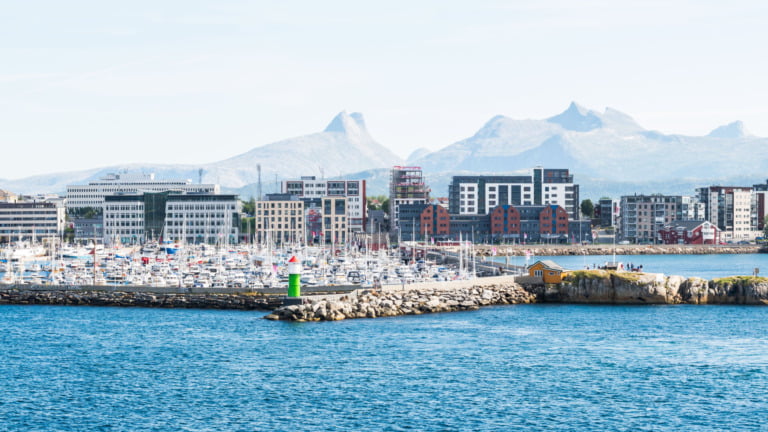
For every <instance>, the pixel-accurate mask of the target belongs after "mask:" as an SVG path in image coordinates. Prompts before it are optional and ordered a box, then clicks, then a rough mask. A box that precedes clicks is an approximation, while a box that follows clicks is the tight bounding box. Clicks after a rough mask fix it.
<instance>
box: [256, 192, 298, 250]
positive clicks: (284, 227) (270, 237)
mask: <svg viewBox="0 0 768 432" xmlns="http://www.w3.org/2000/svg"><path fill="white" fill-rule="evenodd" d="M255 213H256V214H255V215H254V218H255V225H256V232H255V233H254V241H256V242H257V243H261V244H287V243H304V242H305V241H306V230H305V213H304V202H303V201H302V200H300V199H298V198H297V197H295V196H291V195H287V194H283V195H282V196H281V195H274V196H268V199H267V200H266V201H256V212H255Z"/></svg>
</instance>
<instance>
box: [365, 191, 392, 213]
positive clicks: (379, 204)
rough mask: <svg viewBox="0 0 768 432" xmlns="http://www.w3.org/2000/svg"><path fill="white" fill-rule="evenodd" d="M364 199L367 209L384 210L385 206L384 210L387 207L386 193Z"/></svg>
mask: <svg viewBox="0 0 768 432" xmlns="http://www.w3.org/2000/svg"><path fill="white" fill-rule="evenodd" d="M365 200H366V201H367V203H366V204H367V206H368V210H385V208H384V207H385V206H386V210H388V209H389V198H388V197H387V196H386V195H377V196H369V197H366V199H365ZM386 210H385V211H386Z"/></svg>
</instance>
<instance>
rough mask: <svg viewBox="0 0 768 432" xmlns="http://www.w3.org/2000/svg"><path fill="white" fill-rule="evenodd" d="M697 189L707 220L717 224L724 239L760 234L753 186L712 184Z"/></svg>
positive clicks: (752, 236)
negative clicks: (754, 209) (754, 208)
mask: <svg viewBox="0 0 768 432" xmlns="http://www.w3.org/2000/svg"><path fill="white" fill-rule="evenodd" d="M696 192H697V194H698V199H699V201H700V202H701V203H703V205H704V219H705V220H707V221H709V222H711V223H713V224H714V225H715V226H717V228H718V229H719V230H720V232H721V238H722V239H723V240H726V241H730V240H750V239H754V238H755V236H756V235H757V234H758V233H759V232H758V231H757V229H758V217H757V211H754V212H753V207H754V203H753V194H752V188H751V187H740V186H709V187H702V188H698V189H696Z"/></svg>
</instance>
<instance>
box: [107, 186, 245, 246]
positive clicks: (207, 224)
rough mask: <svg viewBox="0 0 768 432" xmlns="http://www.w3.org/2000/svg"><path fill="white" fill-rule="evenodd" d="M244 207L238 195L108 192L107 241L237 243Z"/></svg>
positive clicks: (133, 242)
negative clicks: (113, 193) (109, 193)
mask: <svg viewBox="0 0 768 432" xmlns="http://www.w3.org/2000/svg"><path fill="white" fill-rule="evenodd" d="M240 211H241V203H240V200H239V199H238V198H237V195H221V194H217V195H212V194H179V193H171V192H152V193H143V194H131V195H107V196H105V197H104V214H103V217H104V242H105V243H107V244H114V243H118V242H119V243H123V244H140V243H144V242H147V241H159V240H171V241H178V242H185V243H191V244H198V243H207V244H232V243H237V242H238V240H239V234H240Z"/></svg>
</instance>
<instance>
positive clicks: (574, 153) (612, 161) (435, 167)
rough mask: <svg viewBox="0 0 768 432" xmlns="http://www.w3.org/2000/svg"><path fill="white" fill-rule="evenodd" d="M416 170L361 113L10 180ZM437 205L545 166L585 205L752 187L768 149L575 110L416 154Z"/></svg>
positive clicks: (719, 132) (47, 184) (56, 183)
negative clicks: (266, 137)
mask: <svg viewBox="0 0 768 432" xmlns="http://www.w3.org/2000/svg"><path fill="white" fill-rule="evenodd" d="M404 163H406V162H404V161H403V160H401V159H400V158H398V157H397V156H396V155H394V154H393V153H392V152H391V151H390V150H388V149H387V148H386V147H384V146H382V145H381V144H379V143H377V142H376V141H375V140H374V139H373V138H372V137H371V136H370V135H369V133H368V131H367V128H366V125H365V122H364V121H363V117H362V115H361V114H359V113H352V114H348V113H346V112H342V113H339V114H338V115H337V116H336V117H335V118H334V119H333V120H332V121H331V122H330V123H329V125H328V127H326V128H325V130H324V131H322V132H318V133H314V134H310V135H305V136H300V137H297V138H290V139H286V140H282V141H278V142H275V143H272V144H267V145H263V146H260V147H255V148H254V149H252V150H250V151H248V152H246V153H244V154H241V155H238V156H234V157H231V158H228V159H225V160H222V161H218V162H212V163H207V164H202V165H195V166H192V165H168V164H165V165H157V164H141V165H137V164H133V165H116V166H111V167H105V168H99V169H92V170H86V171H80V172H69V173H58V174H50V175H41V176H35V177H29V178H26V179H22V180H13V181H9V180H5V181H3V180H0V189H5V190H9V191H11V192H15V193H42V192H54V193H63V192H64V191H65V190H66V185H68V184H85V183H87V182H88V181H91V180H95V179H98V178H100V177H103V176H104V175H106V174H107V173H112V172H144V173H155V174H156V178H158V179H191V180H193V181H195V182H197V181H199V180H200V177H199V173H200V170H201V169H202V170H203V171H202V182H204V183H219V184H221V186H222V189H223V190H224V191H228V192H234V193H238V194H239V195H241V197H242V198H243V199H247V198H249V197H256V196H257V195H258V181H259V172H258V169H257V167H259V166H260V167H261V183H262V188H261V190H262V193H265V194H266V193H270V192H275V191H278V190H279V182H280V181H281V180H283V179H287V178H298V177H300V176H306V175H314V176H317V177H318V178H326V179H334V178H348V179H366V180H367V183H368V187H367V192H368V195H380V194H387V193H388V191H389V187H388V185H389V169H390V168H391V167H392V166H393V165H402V164H404ZM407 164H408V165H416V166H421V167H422V169H423V171H424V175H425V178H426V181H427V183H428V184H429V186H430V188H431V189H432V196H435V197H438V196H446V195H447V194H448V184H449V183H450V180H451V177H452V176H454V175H467V174H473V173H476V174H520V173H528V172H529V171H530V169H531V168H533V167H535V166H544V167H547V168H568V169H570V171H571V173H572V174H573V175H574V176H575V181H576V182H577V183H578V184H580V186H581V197H582V198H593V199H595V198H599V197H600V196H612V197H617V196H620V195H628V194H633V193H646V194H647V193H670V194H671V193H674V194H693V192H694V191H693V189H694V188H696V187H700V186H707V185H714V184H720V185H726V184H727V185H746V186H749V185H752V184H757V183H763V182H765V179H766V177H768V139H766V138H761V137H755V136H752V135H750V134H749V132H747V130H746V128H745V126H744V125H743V124H742V123H741V122H739V121H735V122H733V123H730V124H728V125H724V126H720V127H718V128H715V129H714V130H713V131H712V132H711V133H709V134H708V135H706V136H701V137H694V136H685V135H674V134H673V135H665V134H662V133H660V132H656V131H650V130H646V129H644V128H643V127H642V126H640V125H639V124H637V122H635V121H634V120H633V119H632V118H631V117H630V116H628V115H626V114H623V113H621V112H619V111H616V110H614V109H611V108H607V109H605V111H604V112H597V111H593V110H589V109H586V108H583V107H581V106H579V105H577V104H576V103H572V104H571V105H570V106H569V107H568V109H566V110H565V111H564V112H562V113H560V114H558V115H555V116H553V117H549V118H546V119H541V120H531V119H527V120H515V119H511V118H508V117H504V116H496V117H493V118H492V119H490V120H489V121H488V122H487V123H486V124H485V125H483V126H482V127H481V128H480V129H479V130H478V131H477V132H476V133H475V134H474V135H473V136H471V137H469V138H466V139H463V140H460V141H458V142H456V143H454V144H451V145H448V146H447V147H445V148H443V149H441V150H439V151H435V152H431V153H430V152H428V151H426V150H424V149H415V150H414V151H413V152H412V154H411V155H410V156H409V158H408V162H407Z"/></svg>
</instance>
